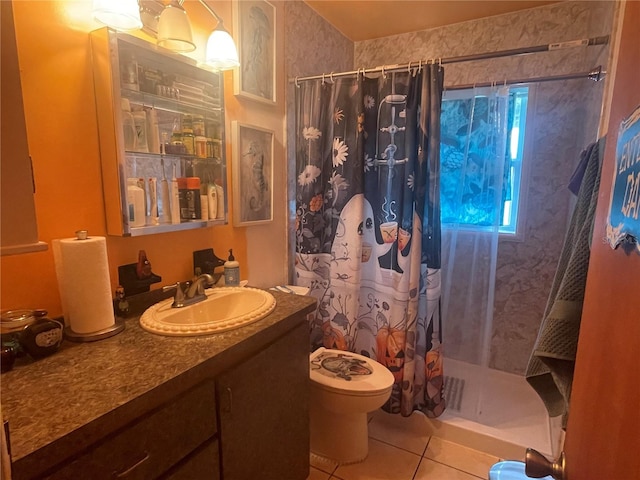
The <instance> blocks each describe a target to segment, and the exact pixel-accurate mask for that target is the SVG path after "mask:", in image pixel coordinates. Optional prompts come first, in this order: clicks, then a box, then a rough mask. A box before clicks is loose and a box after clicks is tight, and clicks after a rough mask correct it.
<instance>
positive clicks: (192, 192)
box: [186, 177, 202, 220]
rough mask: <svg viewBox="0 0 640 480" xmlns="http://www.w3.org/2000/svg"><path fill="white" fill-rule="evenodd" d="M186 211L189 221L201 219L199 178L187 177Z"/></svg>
mask: <svg viewBox="0 0 640 480" xmlns="http://www.w3.org/2000/svg"><path fill="white" fill-rule="evenodd" d="M186 196H187V211H188V216H189V220H197V219H200V218H202V207H201V205H200V178H199V177H187V192H186Z"/></svg>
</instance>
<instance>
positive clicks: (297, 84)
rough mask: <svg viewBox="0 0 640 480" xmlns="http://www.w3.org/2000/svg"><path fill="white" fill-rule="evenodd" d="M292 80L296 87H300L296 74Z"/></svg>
mask: <svg viewBox="0 0 640 480" xmlns="http://www.w3.org/2000/svg"><path fill="white" fill-rule="evenodd" d="M294 82H295V84H296V87H298V88H300V84H299V83H298V77H297V76H296V79H295V81H294Z"/></svg>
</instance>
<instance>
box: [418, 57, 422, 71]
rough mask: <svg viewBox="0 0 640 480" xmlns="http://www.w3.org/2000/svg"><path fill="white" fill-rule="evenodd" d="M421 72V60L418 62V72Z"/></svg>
mask: <svg viewBox="0 0 640 480" xmlns="http://www.w3.org/2000/svg"><path fill="white" fill-rule="evenodd" d="M420 72H422V60H420V61H419V62H418V73H420Z"/></svg>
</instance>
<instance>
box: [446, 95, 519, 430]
mask: <svg viewBox="0 0 640 480" xmlns="http://www.w3.org/2000/svg"><path fill="white" fill-rule="evenodd" d="M510 101H513V100H512V99H511V100H510V97H509V89H508V87H498V88H496V87H493V88H484V89H473V90H465V91H451V92H446V93H445V96H444V99H443V102H442V117H441V119H442V132H441V141H442V143H441V158H442V172H441V189H442V191H441V200H442V265H443V267H442V313H443V317H444V318H446V319H447V321H446V323H445V327H444V338H445V341H446V345H447V351H446V358H447V359H455V360H459V361H461V362H465V363H466V364H471V365H477V366H480V367H485V368H481V369H478V368H476V367H472V366H462V367H460V366H458V367H457V368H456V369H449V368H447V371H450V372H453V375H451V374H450V375H448V376H447V378H446V382H445V395H446V396H447V401H448V404H449V405H450V407H451V408H452V410H454V411H456V413H457V414H459V415H461V416H464V417H467V418H470V419H472V420H476V421H478V420H479V419H480V418H479V417H480V416H481V413H482V398H483V397H484V396H485V392H484V385H485V381H484V376H485V375H486V373H488V368H486V367H488V365H489V357H490V347H491V335H492V325H493V313H494V292H495V279H496V264H497V256H498V238H499V230H500V225H501V223H502V222H501V221H502V216H503V214H504V211H503V208H504V206H505V200H509V197H508V195H509V193H510V189H509V188H508V187H509V182H510V162H509V156H508V149H507V146H508V145H509V143H510V142H509V137H508V132H510V131H511V129H510V128H509V126H508V125H509V123H510V122H512V119H509V118H508V112H509V111H511V109H510V108H509V102H510ZM445 363H446V361H445ZM463 396H464V403H463V402H462V398H463ZM462 405H467V406H473V409H471V408H463V407H462Z"/></svg>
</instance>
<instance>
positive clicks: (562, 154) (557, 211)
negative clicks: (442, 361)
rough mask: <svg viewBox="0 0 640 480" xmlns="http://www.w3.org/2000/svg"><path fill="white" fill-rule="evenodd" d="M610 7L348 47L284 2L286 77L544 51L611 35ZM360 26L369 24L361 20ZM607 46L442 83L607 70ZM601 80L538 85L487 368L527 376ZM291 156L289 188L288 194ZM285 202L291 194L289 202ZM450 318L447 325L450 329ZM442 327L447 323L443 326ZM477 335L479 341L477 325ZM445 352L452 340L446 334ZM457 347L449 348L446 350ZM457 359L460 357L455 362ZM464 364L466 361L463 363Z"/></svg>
mask: <svg viewBox="0 0 640 480" xmlns="http://www.w3.org/2000/svg"><path fill="white" fill-rule="evenodd" d="M614 8H615V2H609V1H585V2H562V3H558V4H552V5H548V6H545V7H540V8H535V9H530V10H524V11H520V12H516V13H513V14H506V15H501V16H496V17H490V18H485V19H481V20H476V21H470V22H464V23H459V24H455V25H450V26H446V27H442V28H435V29H429V30H423V31H418V32H412V33H407V34H402V35H396V36H392V37H385V38H381V39H375V40H369V41H363V42H356V43H355V50H353V49H351V46H352V45H353V44H352V43H351V42H349V40H348V39H346V38H345V37H344V36H342V35H341V34H340V33H339V32H337V31H336V30H335V29H333V28H332V27H331V26H330V25H328V24H327V23H326V22H324V20H322V19H321V18H320V17H318V16H317V14H315V12H314V11H313V10H311V9H310V8H309V7H307V6H306V5H305V4H304V3H302V2H287V8H286V12H287V20H286V22H287V27H286V31H287V36H288V38H287V40H286V61H287V72H288V73H287V74H288V76H289V77H295V76H296V75H314V74H318V73H322V72H326V73H329V72H331V71H336V72H338V71H343V70H353V69H355V68H361V67H367V68H369V67H373V66H379V65H385V64H386V65H392V64H402V63H408V62H410V61H412V62H415V61H418V60H425V59H437V58H439V57H442V58H446V57H453V56H459V55H470V54H474V53H483V52H488V51H497V50H505V49H512V48H518V47H527V46H532V45H545V44H549V43H556V42H565V41H570V40H576V39H582V38H588V37H594V36H599V35H608V34H609V33H610V31H611V25H612V18H613V14H614ZM362 21H367V20H366V18H363V19H362ZM607 58H608V47H607V46H593V47H588V48H578V49H567V50H556V51H552V52H544V53H536V54H531V55H525V56H517V57H508V58H502V59H492V60H482V61H474V62H464V63H457V64H447V65H445V84H446V85H456V84H473V83H474V82H487V81H488V82H491V81H495V82H497V83H499V82H500V81H503V80H505V79H514V78H516V79H518V78H532V77H540V76H548V75H560V74H567V73H575V72H583V71H589V70H591V69H592V68H593V67H594V66H596V65H603V66H606V62H607ZM603 87H604V82H601V83H599V84H596V83H594V82H591V81H589V80H582V79H580V80H566V81H556V82H549V83H541V84H538V85H537V88H536V100H535V104H534V105H531V107H530V108H533V109H534V115H533V122H532V126H533V129H532V130H531V129H530V130H529V131H530V134H531V135H532V137H531V138H532V145H531V149H530V152H531V155H530V156H529V158H528V159H527V161H528V163H529V172H528V173H529V175H528V179H527V183H526V186H527V188H526V190H525V192H524V193H525V203H524V212H523V219H524V221H525V225H524V237H523V239H522V241H513V240H501V241H500V244H499V250H498V269H497V278H496V299H495V314H494V320H493V327H492V335H491V338H492V339H491V345H490V349H491V355H490V366H491V367H493V368H497V369H500V370H505V371H508V372H512V373H520V374H521V373H524V371H525V368H526V365H527V361H528V358H529V355H530V353H531V350H532V348H533V344H534V342H535V338H536V336H537V332H538V327H539V325H540V321H541V319H542V316H543V313H544V308H545V304H546V302H547V298H548V295H549V291H550V288H551V282H552V280H553V276H554V274H555V269H556V265H557V261H558V257H559V254H560V250H561V248H562V243H563V237H564V233H565V230H566V227H567V223H568V220H569V218H570V208H571V205H572V199H571V195H570V193H569V191H568V190H567V188H566V187H567V184H568V181H569V178H570V176H571V173H572V172H573V169H574V168H575V165H576V163H577V161H578V159H579V156H580V152H581V151H582V149H584V147H586V146H587V145H588V144H589V143H590V142H592V141H595V140H596V138H597V127H598V119H599V116H600V107H601V97H602V92H603ZM294 88H295V87H293V86H291V85H290V86H289V88H288V109H287V112H288V116H287V127H288V128H287V131H288V132H289V139H288V143H289V144H290V147H289V148H288V151H289V152H293V151H294V150H293V148H291V142H292V141H293V135H292V134H293V132H294V130H293V128H294V124H293V122H294V119H293V118H294V115H293V112H294V108H293V92H294V90H293V89H294ZM294 165H295V161H294V159H293V158H290V159H289V177H288V178H289V184H290V185H289V188H290V192H292V191H293V190H291V189H292V188H295V179H296V176H295V167H294ZM290 198H292V197H290ZM453 321H455V320H452V322H453ZM445 322H447V320H446V319H445ZM470 328H473V329H478V333H477V338H478V339H479V340H478V341H480V339H481V338H482V335H481V328H482V327H481V326H479V325H476V326H472V327H470ZM444 334H445V345H446V343H447V342H449V343H453V342H455V335H454V333H453V332H451V331H450V332H449V335H448V334H447V328H446V326H445V332H444ZM451 346H452V347H454V348H451V350H455V346H454V345H451ZM462 357H463V355H462ZM461 359H463V360H464V358H461Z"/></svg>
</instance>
